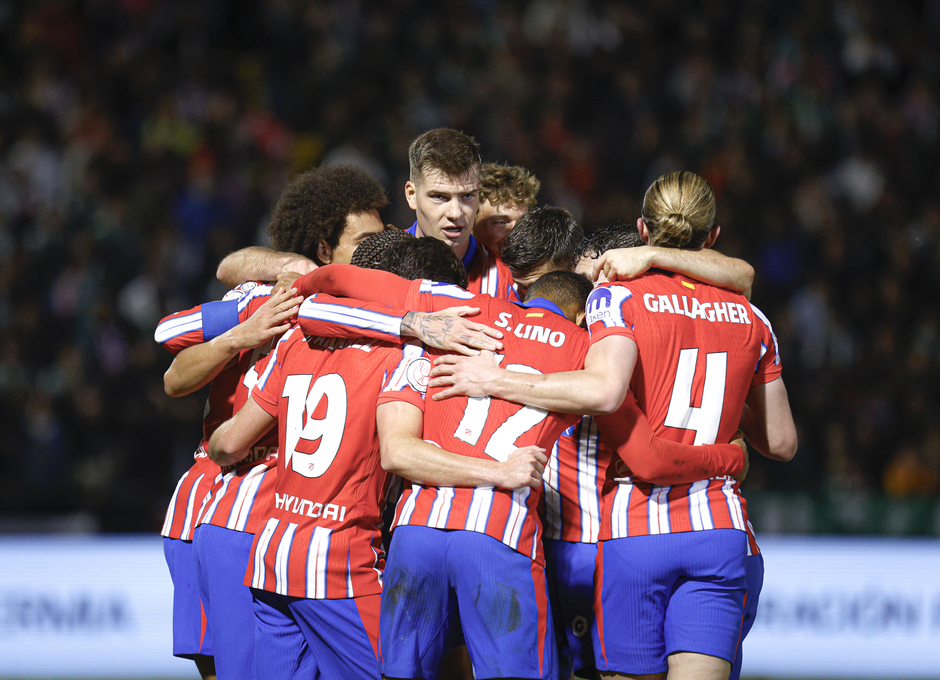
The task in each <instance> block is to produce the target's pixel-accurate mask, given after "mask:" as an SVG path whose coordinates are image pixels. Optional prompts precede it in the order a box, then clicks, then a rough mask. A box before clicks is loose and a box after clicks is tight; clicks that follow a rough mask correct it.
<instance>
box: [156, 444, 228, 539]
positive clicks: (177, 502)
mask: <svg viewBox="0 0 940 680" xmlns="http://www.w3.org/2000/svg"><path fill="white" fill-rule="evenodd" d="M204 444H205V442H203V443H201V444H200V445H199V448H198V449H196V453H195V454H193V459H194V462H193V466H192V467H191V468H189V469H188V470H187V471H186V472H184V473H183V476H182V477H180V481H179V482H177V484H176V490H175V491H173V495H172V496H171V497H170V504H169V506H168V507H167V509H166V518H165V519H164V520H163V529H161V530H160V535H161V536H165V537H166V538H178V539H181V540H183V541H191V540H193V529H195V528H196V523H197V519H198V516H199V511H200V510H201V509H202V503H203V500H204V499H205V497H206V495H207V494H208V493H209V490H210V489H211V488H212V483H213V482H214V481H215V479H216V477H218V476H219V473H220V471H221V468H219V466H218V465H216V464H215V463H213V462H212V460H211V459H210V458H209V454H208V453H206V449H205V446H204Z"/></svg>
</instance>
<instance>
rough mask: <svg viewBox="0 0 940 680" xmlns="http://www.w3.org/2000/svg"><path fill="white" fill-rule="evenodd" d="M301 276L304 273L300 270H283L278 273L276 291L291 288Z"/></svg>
mask: <svg viewBox="0 0 940 680" xmlns="http://www.w3.org/2000/svg"><path fill="white" fill-rule="evenodd" d="M301 276H303V274H300V273H299V272H281V273H280V274H278V275H277V283H276V284H274V292H276V293H277V292H281V291H285V290H290V289H291V288H293V287H294V283H296V282H297V279H299V278H300V277H301Z"/></svg>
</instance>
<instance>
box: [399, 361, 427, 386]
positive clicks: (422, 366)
mask: <svg viewBox="0 0 940 680" xmlns="http://www.w3.org/2000/svg"><path fill="white" fill-rule="evenodd" d="M430 376H431V360H430V359H428V358H427V357H421V358H420V359H415V360H414V361H412V362H411V363H410V364H409V365H408V369H407V371H405V377H406V378H407V380H408V384H409V385H411V387H412V389H414V390H415V391H416V392H421V393H424V392H427V390H428V380H429V379H430Z"/></svg>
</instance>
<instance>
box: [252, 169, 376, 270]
mask: <svg viewBox="0 0 940 680" xmlns="http://www.w3.org/2000/svg"><path fill="white" fill-rule="evenodd" d="M387 205H388V196H387V195H386V194H385V189H383V188H382V185H381V184H379V183H378V182H377V181H376V180H375V178H374V177H372V175H370V174H369V173H368V172H366V171H365V170H363V169H362V168H359V167H356V166H354V165H327V166H321V167H319V168H317V169H316V170H310V171H308V172H305V173H302V174H300V175H297V176H296V177H295V178H294V179H292V180H291V181H290V183H289V184H288V185H287V187H286V188H285V189H284V191H283V192H282V193H281V196H280V197H279V198H278V199H277V203H275V205H274V210H273V211H272V213H271V222H270V223H269V224H268V234H269V235H270V236H271V247H272V248H274V249H275V250H280V251H282V252H291V253H298V254H300V255H304V256H306V257H309V258H310V259H312V260H316V261H319V260H317V257H316V254H317V245H318V244H319V243H320V240H321V239H322V240H324V241H326V243H327V244H328V245H329V246H330V247H331V248H335V247H336V246H337V245H338V244H339V239H340V236H342V234H343V229H345V228H346V218H347V217H348V216H349V215H355V214H357V213H362V212H366V211H368V210H381V209H382V208H384V207H385V206H387ZM320 264H324V263H323V262H320Z"/></svg>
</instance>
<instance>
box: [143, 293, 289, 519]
mask: <svg viewBox="0 0 940 680" xmlns="http://www.w3.org/2000/svg"><path fill="white" fill-rule="evenodd" d="M272 290H273V287H272V286H270V285H267V284H259V283H255V282H249V283H244V284H242V285H241V286H239V287H238V288H235V289H234V290H232V291H229V292H228V293H227V294H226V295H225V297H224V298H223V299H222V300H221V301H218V302H209V303H205V304H202V305H198V306H196V307H193V308H192V309H188V310H186V311H183V312H178V313H176V314H171V315H170V316H168V317H166V318H165V319H163V320H162V321H161V322H160V323H159V324H158V326H157V330H156V333H155V334H154V336H155V339H156V340H157V342H159V343H160V344H162V345H163V346H164V347H166V348H167V349H168V350H169V351H170V352H172V353H173V354H177V353H179V352H181V351H182V350H184V349H186V348H187V347H191V346H193V345H198V344H200V343H203V342H208V341H209V340H211V339H213V338H215V337H217V336H219V335H221V334H222V333H224V332H225V331H227V330H229V329H230V328H233V327H234V326H236V325H238V324H239V323H241V322H243V321H246V320H247V319H248V318H249V317H250V316H251V315H252V314H254V313H255V312H256V311H257V310H258V308H259V307H261V305H263V304H264V303H265V302H267V301H268V299H269V298H270V297H271V292H272ZM271 344H272V343H265V344H264V345H262V346H260V347H256V348H254V349H247V350H243V351H242V352H239V353H238V355H237V356H235V357H233V358H232V359H231V360H230V361H229V363H228V364H226V366H225V368H223V369H222V371H221V372H220V373H219V374H218V375H217V376H216V377H215V378H213V379H212V382H211V383H210V385H209V396H208V399H207V404H206V413H205V417H204V418H203V437H204V440H205V441H208V439H209V437H211V436H212V433H213V432H214V431H215V430H216V428H217V427H218V426H219V425H220V424H221V423H223V422H225V421H226V420H228V419H229V418H231V417H232V415H233V414H234V413H235V412H236V411H238V409H240V408H241V407H242V406H243V405H244V404H245V402H246V401H247V400H248V396H249V395H250V394H251V388H252V387H254V384H255V382H256V381H257V379H258V370H257V368H256V364H257V365H258V366H259V367H260V365H261V364H260V363H259V362H261V360H262V359H263V358H264V357H266V356H267V354H268V352H270V349H271ZM262 363H263V362H262ZM276 457H277V432H276V431H274V430H272V431H271V432H269V433H267V434H265V435H264V436H263V437H262V438H261V439H260V440H258V443H257V444H256V445H255V446H254V447H253V448H252V452H251V454H250V455H249V456H248V457H247V458H245V460H243V461H240V462H239V463H238V465H237V466H235V467H234V469H226V470H224V471H220V469H219V467H218V466H217V465H216V466H215V474H213V475H212V479H211V480H210V481H209V486H210V488H209V489H208V494H205V495H204V496H203V497H202V498H200V499H199V500H198V503H197V505H196V508H195V511H196V512H195V515H194V516H193V520H194V521H195V524H193V526H194V527H195V526H197V525H198V524H203V523H205V524H213V525H215V526H220V527H225V528H228V529H234V530H236V531H247V532H249V533H254V531H255V529H256V528H257V527H258V525H259V520H258V518H257V517H255V516H254V514H255V513H256V509H257V508H259V507H262V506H263V505H264V504H265V503H266V500H269V499H270V498H273V496H272V494H273V493H274V492H273V475H270V476H268V475H266V474H265V473H266V471H267V470H268V469H269V468H270V467H272V465H276V461H275V462H271V460H270V459H272V458H276ZM256 466H261V467H262V468H263V469H261V470H259V471H258V472H255V473H251V474H249V473H250V471H251V470H252V468H254V467H256ZM223 472H224V474H222V473H223ZM266 477H267V478H268V481H267V482H265V481H264V480H265V479H266Z"/></svg>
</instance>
